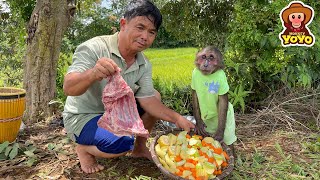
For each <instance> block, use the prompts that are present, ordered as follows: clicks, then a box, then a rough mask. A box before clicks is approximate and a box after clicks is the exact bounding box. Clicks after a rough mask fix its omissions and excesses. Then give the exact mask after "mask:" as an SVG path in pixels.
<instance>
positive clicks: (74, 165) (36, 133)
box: [0, 121, 308, 180]
mask: <svg viewBox="0 0 320 180" xmlns="http://www.w3.org/2000/svg"><path fill="white" fill-rule="evenodd" d="M163 130H166V127H165V126H162V125H159V124H158V126H157V128H156V131H155V132H154V133H153V134H152V137H154V136H155V135H156V134H157V133H159V132H161V131H163ZM237 136H238V141H237V142H236V144H235V148H236V152H237V153H239V154H250V153H254V152H255V151H256V150H261V151H263V152H264V153H265V154H266V155H268V156H272V157H273V158H274V159H275V160H277V159H280V157H279V156H280V155H279V153H277V152H276V151H275V150H274V145H275V142H277V143H279V144H280V146H281V147H283V151H284V152H290V153H291V154H294V155H295V156H296V157H299V156H301V146H300V145H299V142H300V141H297V139H300V140H301V138H302V137H304V134H301V133H300V134H296V133H295V134H293V135H292V136H290V133H282V131H274V132H273V133H270V131H269V130H267V129H261V128H255V127H252V128H248V127H247V126H246V123H245V121H239V122H238V128H237ZM299 136H301V137H299ZM152 137H151V138H150V141H152ZM17 142H18V143H19V144H20V147H26V146H30V145H33V146H34V147H36V150H35V151H34V154H35V155H36V160H37V161H36V162H35V163H33V166H31V167H28V166H26V161H27V160H28V156H26V155H24V154H23V152H22V153H20V155H19V156H17V157H16V158H14V159H13V160H5V161H0V179H6V180H11V179H14V180H16V179H23V180H24V179H61V180H64V179H112V180H118V179H119V180H121V179H135V180H138V179H160V180H162V179H167V178H166V177H164V176H163V175H162V174H161V172H160V171H159V169H158V168H157V166H156V165H155V164H154V163H153V162H152V161H149V160H147V159H143V158H132V157H130V156H129V155H128V156H123V157H120V158H114V159H99V160H98V161H99V162H100V163H101V164H102V165H104V166H105V170H103V171H101V172H99V173H95V174H84V173H83V172H82V171H81V169H80V164H79V160H78V159H77V156H76V154H75V152H74V147H75V144H74V143H73V142H72V141H70V140H69V138H67V136H66V135H65V133H64V132H63V127H61V126H59V125H52V124H50V123H49V124H47V123H36V124H34V125H32V126H28V127H27V128H25V129H24V131H23V132H21V133H20V134H19V136H18V138H17ZM302 158H303V157H302ZM306 161H308V159H306ZM150 177H151V178H150Z"/></svg>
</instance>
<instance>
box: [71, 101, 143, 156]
mask: <svg viewBox="0 0 320 180" xmlns="http://www.w3.org/2000/svg"><path fill="white" fill-rule="evenodd" d="M137 108H138V112H139V114H140V116H141V115H142V114H143V113H144V111H143V109H142V108H141V107H140V105H139V103H138V101H137ZM101 116H102V115H99V116H96V117H94V118H92V119H91V120H90V121H89V122H88V123H87V124H86V125H85V126H84V127H83V129H82V131H81V133H80V135H79V137H78V136H75V137H76V142H77V143H78V144H82V145H93V146H97V148H98V149H99V150H100V151H102V152H105V153H110V154H119V153H123V152H127V151H131V150H133V147H134V136H132V137H129V136H120V137H119V136H116V135H114V134H113V133H111V132H109V131H108V130H106V129H103V128H101V127H99V126H98V124H97V122H98V120H99V119H100V117H101Z"/></svg>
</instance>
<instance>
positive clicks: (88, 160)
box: [76, 144, 104, 173]
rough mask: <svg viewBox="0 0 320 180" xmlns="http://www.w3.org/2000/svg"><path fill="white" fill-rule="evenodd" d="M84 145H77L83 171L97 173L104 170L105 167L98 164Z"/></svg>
mask: <svg viewBox="0 0 320 180" xmlns="http://www.w3.org/2000/svg"><path fill="white" fill-rule="evenodd" d="M86 147H87V146H84V145H79V144H78V145H77V147H76V152H77V154H78V157H79V161H80V165H81V169H82V170H83V171H84V172H85V173H95V172H98V171H101V170H103V169H104V167H103V166H102V165H100V164H98V163H97V161H96V159H95V157H94V156H93V155H91V154H89V153H88V152H87V151H86Z"/></svg>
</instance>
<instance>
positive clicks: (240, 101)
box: [229, 84, 252, 113]
mask: <svg viewBox="0 0 320 180" xmlns="http://www.w3.org/2000/svg"><path fill="white" fill-rule="evenodd" d="M249 93H252V92H251V91H245V90H244V89H243V86H242V84H240V85H237V86H236V88H235V89H234V91H229V96H230V102H231V103H232V105H233V106H234V108H238V106H240V107H241V110H242V112H243V113H244V110H245V97H247V96H248V95H249Z"/></svg>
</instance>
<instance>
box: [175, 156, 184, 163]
mask: <svg viewBox="0 0 320 180" xmlns="http://www.w3.org/2000/svg"><path fill="white" fill-rule="evenodd" d="M174 160H175V161H176V162H180V161H181V160H182V158H181V157H180V156H179V155H178V156H176V157H175V158H174Z"/></svg>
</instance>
